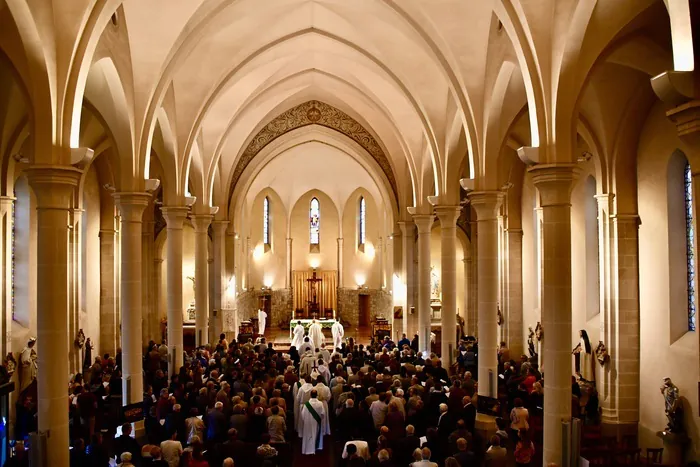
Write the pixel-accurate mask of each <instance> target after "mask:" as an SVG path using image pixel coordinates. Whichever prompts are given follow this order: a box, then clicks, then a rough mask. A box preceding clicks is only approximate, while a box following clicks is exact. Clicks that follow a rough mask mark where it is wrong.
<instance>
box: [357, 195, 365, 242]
mask: <svg viewBox="0 0 700 467" xmlns="http://www.w3.org/2000/svg"><path fill="white" fill-rule="evenodd" d="M366 207H367V206H366V204H365V198H364V196H360V216H359V225H358V226H357V233H358V243H359V245H364V244H365V233H366V226H365V219H366Z"/></svg>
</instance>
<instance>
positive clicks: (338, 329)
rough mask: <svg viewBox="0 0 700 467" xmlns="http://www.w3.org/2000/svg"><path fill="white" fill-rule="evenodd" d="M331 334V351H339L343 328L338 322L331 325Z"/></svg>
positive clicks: (343, 334)
mask: <svg viewBox="0 0 700 467" xmlns="http://www.w3.org/2000/svg"><path fill="white" fill-rule="evenodd" d="M331 333H332V334H333V350H335V349H339V348H340V346H341V345H342V343H343V337H345V328H344V327H343V325H342V324H340V320H337V321H336V322H335V323H333V326H331Z"/></svg>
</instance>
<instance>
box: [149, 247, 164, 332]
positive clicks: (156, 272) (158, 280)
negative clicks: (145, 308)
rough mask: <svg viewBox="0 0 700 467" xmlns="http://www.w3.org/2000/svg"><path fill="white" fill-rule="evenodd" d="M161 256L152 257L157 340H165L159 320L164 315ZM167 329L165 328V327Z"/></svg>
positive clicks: (153, 300) (153, 301)
mask: <svg viewBox="0 0 700 467" xmlns="http://www.w3.org/2000/svg"><path fill="white" fill-rule="evenodd" d="M163 261H164V260H163V258H153V282H154V284H153V293H152V297H151V298H152V303H153V314H154V315H155V322H156V324H157V327H156V334H157V336H158V337H157V338H156V341H157V342H164V341H165V342H167V340H168V339H167V335H166V336H163V333H162V327H161V320H162V319H163V318H164V317H165V316H163V313H162V311H161V310H162V304H163V302H162V301H161V300H162V298H161V293H162V290H163ZM166 329H167V328H166Z"/></svg>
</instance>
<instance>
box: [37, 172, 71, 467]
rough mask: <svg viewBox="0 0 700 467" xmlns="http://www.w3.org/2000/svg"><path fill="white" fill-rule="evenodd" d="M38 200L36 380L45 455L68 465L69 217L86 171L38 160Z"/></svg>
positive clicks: (58, 465) (55, 463)
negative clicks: (39, 373) (37, 371)
mask: <svg viewBox="0 0 700 467" xmlns="http://www.w3.org/2000/svg"><path fill="white" fill-rule="evenodd" d="M26 173H27V178H28V181H29V185H30V186H31V187H32V190H33V191H34V194H35V195H36V204H37V208H36V209H37V289H38V290H39V293H38V294H37V334H38V335H37V339H38V342H37V346H38V348H39V350H38V357H39V359H38V366H39V368H40V371H41V375H40V376H39V378H38V379H37V383H38V388H37V393H38V422H39V432H40V433H43V434H46V435H47V437H46V452H45V453H44V454H45V458H46V459H51V465H52V466H55V467H69V464H70V463H69V458H68V446H69V433H68V392H67V391H66V382H67V378H68V374H69V361H68V359H67V358H65V357H63V358H62V357H61V356H63V355H65V354H66V353H67V352H68V346H69V342H70V340H69V337H68V313H69V297H68V294H69V286H70V283H69V282H70V277H69V275H68V269H69V263H70V261H71V259H70V258H69V256H68V246H69V245H68V242H69V221H70V214H69V213H70V210H71V201H72V198H73V193H74V190H75V188H76V187H77V186H78V181H79V180H80V177H81V174H82V172H81V171H80V170H77V169H74V168H73V167H61V166H40V165H36V166H33V167H31V168H29V169H28V170H27V172H26Z"/></svg>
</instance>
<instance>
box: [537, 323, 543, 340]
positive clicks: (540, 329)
mask: <svg viewBox="0 0 700 467" xmlns="http://www.w3.org/2000/svg"><path fill="white" fill-rule="evenodd" d="M535 337H537V342H542V339H544V328H543V327H542V323H540V322H539V321H538V322H537V326H535Z"/></svg>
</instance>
